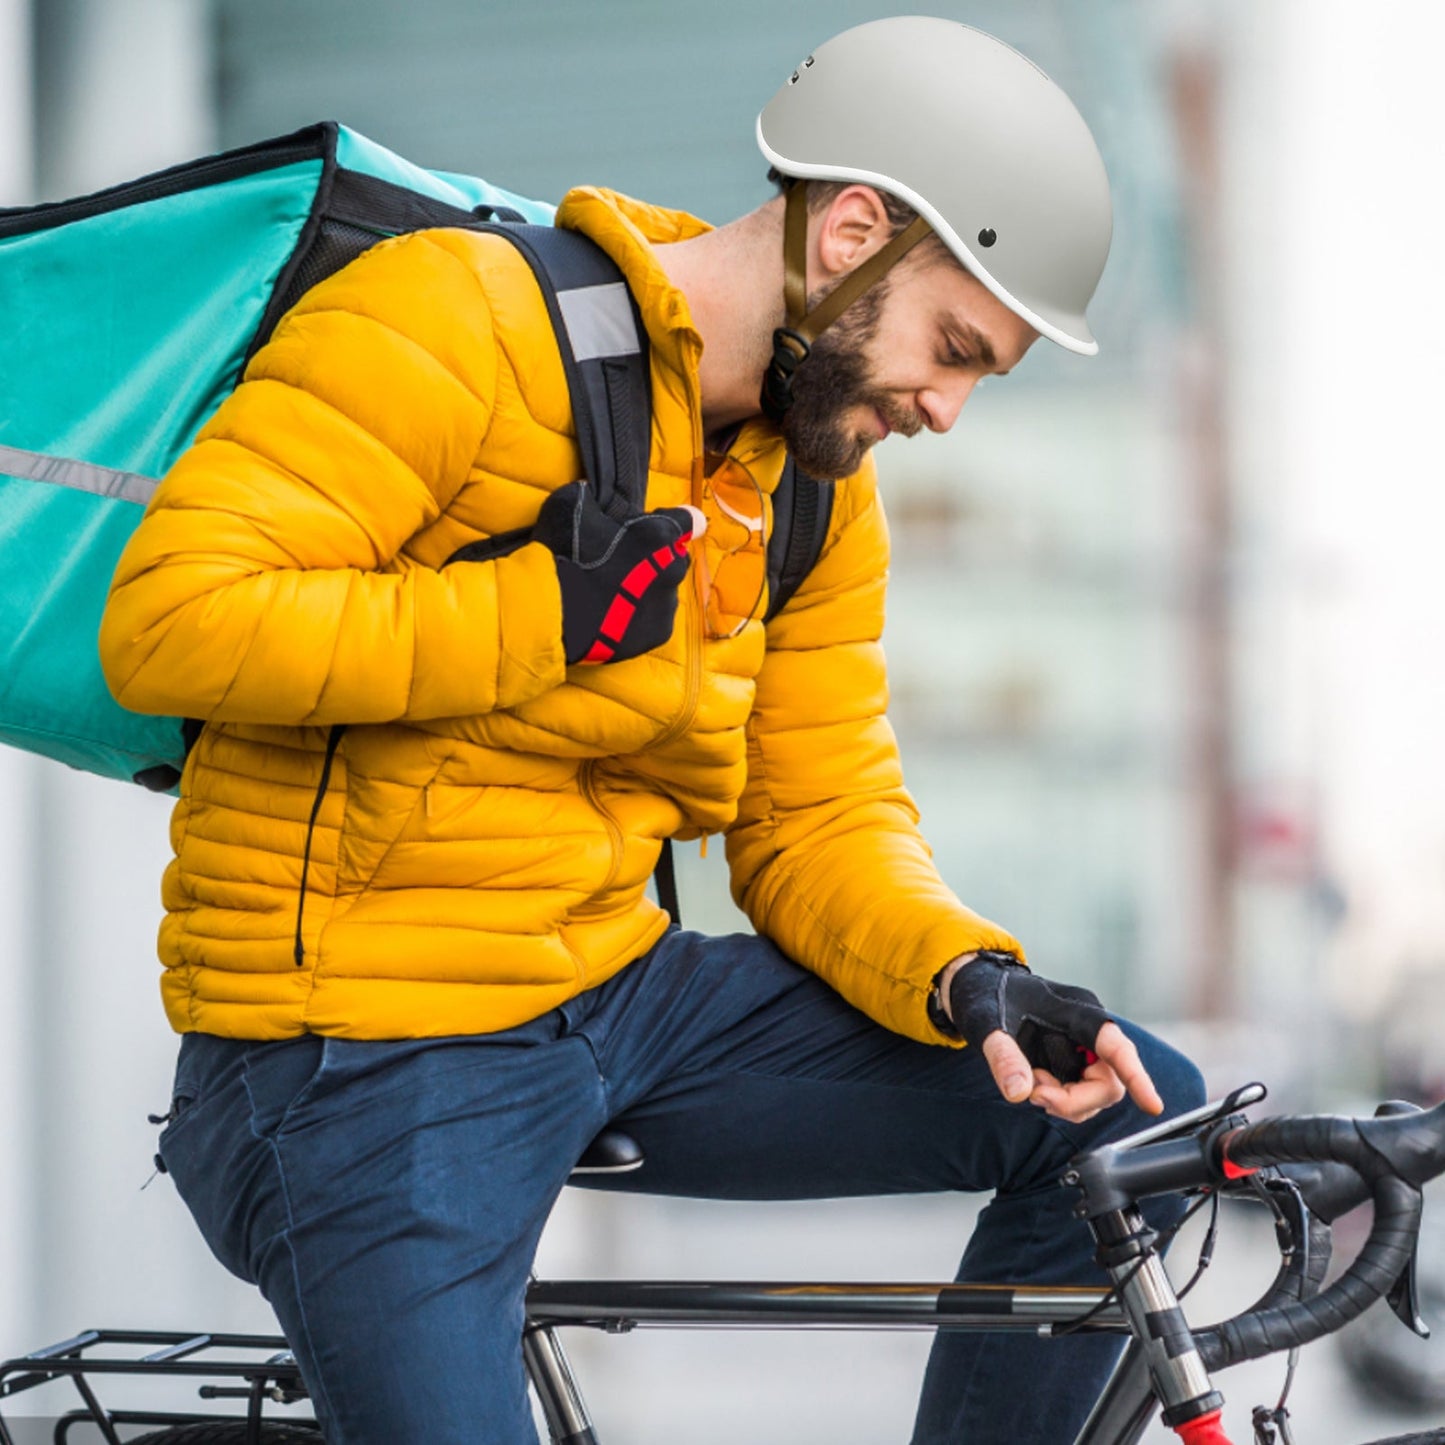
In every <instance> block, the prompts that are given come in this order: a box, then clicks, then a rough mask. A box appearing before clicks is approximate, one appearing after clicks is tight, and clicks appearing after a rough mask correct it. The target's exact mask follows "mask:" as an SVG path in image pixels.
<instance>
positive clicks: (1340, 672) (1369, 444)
mask: <svg viewBox="0 0 1445 1445" xmlns="http://www.w3.org/2000/svg"><path fill="white" fill-rule="evenodd" d="M1278 9H1279V11H1280V16H1281V20H1282V24H1281V25H1280V28H1279V35H1278V40H1279V44H1278V47H1277V48H1275V49H1274V50H1273V51H1272V54H1271V55H1270V57H1269V59H1270V61H1271V66H1272V69H1273V71H1274V76H1275V81H1274V83H1275V84H1276V85H1277V87H1278V91H1279V94H1278V101H1277V105H1276V107H1275V113H1276V118H1277V123H1278V125H1279V127H1280V153H1281V157H1282V160H1283V164H1282V165H1281V167H1280V169H1279V177H1278V179H1279V187H1280V193H1279V196H1278V201H1277V206H1276V210H1277V213H1278V231H1277V235H1276V243H1275V245H1276V249H1275V254H1274V256H1273V257H1272V258H1271V262H1272V264H1271V275H1272V276H1273V278H1274V280H1275V282H1276V283H1277V288H1278V289H1277V294H1276V295H1275V296H1274V297H1273V299H1272V300H1271V301H1269V302H1268V303H1267V304H1262V305H1261V307H1260V310H1259V314H1258V315H1257V317H1256V324H1255V325H1254V326H1253V327H1252V328H1251V329H1250V331H1249V332H1248V333H1247V334H1246V333H1241V334H1240V336H1239V337H1238V338H1237V342H1238V344H1239V345H1240V346H1242V347H1246V348H1248V349H1249V350H1250V351H1251V352H1253V353H1254V354H1255V355H1256V356H1258V357H1260V358H1263V359H1264V360H1263V363H1262V367H1263V369H1264V370H1267V371H1268V372H1269V373H1270V374H1272V376H1273V391H1274V395H1275V397H1276V399H1277V405H1278V429H1279V430H1278V435H1279V440H1280V446H1279V448H1278V453H1277V454H1278V457H1279V461H1280V466H1279V468H1278V471H1277V472H1276V473H1275V474H1274V475H1271V476H1261V477H1260V478H1259V479H1258V481H1259V485H1260V487H1261V488H1268V489H1269V492H1270V493H1272V494H1274V495H1277V497H1278V506H1279V510H1280V513H1281V515H1282V516H1284V517H1285V518H1286V519H1287V528H1288V535H1287V539H1286V540H1287V546H1286V550H1285V554H1284V558H1283V560H1284V561H1285V562H1286V563H1287V564H1289V565H1293V566H1295V567H1296V568H1298V569H1299V572H1300V575H1301V576H1302V577H1303V578H1304V579H1306V580H1307V583H1308V586H1307V588H1305V589H1304V590H1302V591H1301V592H1300V594H1299V597H1298V602H1297V605H1296V607H1295V609H1294V612H1293V616H1292V617H1291V619H1290V629H1289V632H1288V637H1289V640H1290V644H1291V647H1290V654H1291V656H1292V657H1293V659H1294V660H1295V661H1294V670H1295V672H1296V685H1297V687H1298V688H1299V692H1298V694H1297V698H1296V709H1297V736H1298V737H1299V739H1300V741H1301V743H1302V745H1308V746H1310V747H1312V748H1313V749H1314V750H1315V751H1316V752H1317V754H1318V758H1319V766H1320V773H1321V776H1322V778H1323V779H1324V780H1325V788H1324V796H1323V805H1324V824H1325V836H1326V842H1327V849H1328V858H1329V861H1330V862H1332V863H1333V865H1334V866H1335V868H1336V869H1337V870H1338V872H1339V874H1340V876H1341V878H1342V880H1343V882H1344V885H1345V889H1346V892H1347V895H1348V900H1349V904H1350V910H1351V911H1350V914H1349V917H1348V919H1347V922H1346V927H1345V931H1344V933H1343V935H1342V936H1341V938H1340V939H1339V940H1338V943H1337V945H1336V948H1335V965H1336V967H1335V974H1336V981H1337V983H1338V984H1340V985H1342V987H1341V989H1340V993H1341V996H1342V997H1346V996H1349V995H1351V994H1355V993H1356V991H1357V990H1360V989H1363V991H1364V992H1365V993H1366V994H1367V995H1368V994H1370V993H1372V992H1375V991H1378V990H1379V989H1381V988H1383V987H1384V986H1385V985H1386V982H1387V980H1388V979H1390V978H1391V977H1392V976H1394V975H1396V974H1397V973H1398V971H1399V969H1400V968H1401V967H1402V966H1403V965H1404V964H1405V963H1406V962H1407V961H1408V960H1410V959H1411V958H1412V957H1418V958H1419V959H1420V960H1421V961H1422V962H1425V963H1428V964H1430V965H1432V966H1434V967H1435V968H1436V970H1438V969H1439V967H1440V965H1441V963H1442V962H1445V766H1442V760H1441V757H1440V746H1441V739H1442V738H1445V668H1442V657H1441V652H1442V650H1441V639H1442V637H1445V566H1442V543H1441V538H1442V535H1445V485H1442V464H1441V443H1440V433H1439V423H1438V417H1439V413H1440V406H1441V389H1442V384H1445V367H1442V365H1441V361H1440V336H1441V332H1442V329H1445V289H1442V287H1441V285H1440V279H1439V276H1440V265H1441V262H1440V238H1441V232H1442V223H1445V199H1442V196H1441V192H1440V188H1439V186H1438V185H1437V184H1435V182H1434V179H1433V178H1434V177H1435V176H1436V175H1437V174H1438V171H1439V155H1440V136H1441V134H1442V133H1445V89H1442V87H1441V85H1440V81H1439V63H1438V60H1439V55H1440V52H1441V49H1442V46H1445V7H1441V6H1439V5H1438V4H1435V3H1433V0H1409V3H1404V0H1397V3H1393V4H1390V5H1377V6H1361V5H1358V4H1354V3H1350V0H1289V3H1285V4H1282V5H1280V6H1279V7H1278ZM1301 704H1302V705H1301Z"/></svg>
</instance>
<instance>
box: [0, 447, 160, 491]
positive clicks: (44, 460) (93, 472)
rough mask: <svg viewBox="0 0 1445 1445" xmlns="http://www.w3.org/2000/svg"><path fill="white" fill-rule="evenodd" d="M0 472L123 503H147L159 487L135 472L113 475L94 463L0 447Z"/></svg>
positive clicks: (152, 478) (149, 478) (108, 470)
mask: <svg viewBox="0 0 1445 1445" xmlns="http://www.w3.org/2000/svg"><path fill="white" fill-rule="evenodd" d="M0 473H4V475H6V476H7V477H19V478H20V479H21V480H22V481H26V482H50V483H51V484H52V485H53V486H57V487H72V488H74V490H75V491H77V492H93V493H94V494H95V495H96V496H97V497H117V498H119V499H120V500H121V501H123V502H140V503H141V504H142V505H144V504H145V503H146V502H148V501H150V499H151V494H152V493H153V492H154V491H155V489H156V488H157V487H158V486H159V485H160V483H159V481H157V479H156V478H155V477H143V476H141V475H140V473H139V472H117V471H113V470H112V469H111V468H110V467H98V466H96V465H95V463H94V462H77V461H71V460H70V459H69V458H67V457H48V456H46V455H45V454H44V453H43V452H22V451H21V450H20V449H19V448H18V447H4V446H0Z"/></svg>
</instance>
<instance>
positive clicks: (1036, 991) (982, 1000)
mask: <svg viewBox="0 0 1445 1445" xmlns="http://www.w3.org/2000/svg"><path fill="white" fill-rule="evenodd" d="M948 1004H949V1008H950V1009H951V1010H952V1012H953V1026H954V1029H955V1031H956V1032H957V1033H959V1034H961V1035H962V1036H963V1037H964V1038H966V1039H969V1040H971V1041H972V1042H975V1043H979V1044H981V1043H982V1042H983V1041H984V1039H986V1038H987V1037H988V1036H989V1034H991V1033H992V1032H993V1031H994V1030H995V1029H1002V1030H1003V1031H1004V1032H1005V1033H1006V1034H1010V1035H1012V1036H1013V1038H1015V1039H1017V1040H1018V1046H1019V1048H1020V1049H1022V1050H1023V1054H1024V1057H1025V1058H1026V1059H1027V1060H1028V1061H1029V1063H1030V1064H1032V1065H1033V1066H1034V1068H1036V1069H1047V1070H1048V1071H1049V1073H1051V1074H1052V1075H1053V1076H1054V1077H1055V1078H1056V1079H1057V1080H1058V1081H1059V1082H1060V1083H1061V1084H1073V1083H1077V1082H1078V1080H1079V1079H1080V1078H1082V1077H1083V1073H1084V1068H1085V1066H1086V1065H1088V1064H1091V1063H1092V1062H1093V1061H1094V1043H1095V1041H1096V1040H1097V1039H1098V1037H1099V1030H1100V1029H1101V1028H1103V1026H1104V1025H1105V1024H1106V1023H1108V1022H1110V1015H1109V1014H1108V1012H1107V1011H1106V1010H1105V1008H1104V1006H1103V1005H1102V1004H1101V1003H1100V1002H1099V998H1098V995H1097V994H1094V993H1091V992H1090V991H1089V990H1088V989H1086V988H1077V987H1075V986H1074V985H1072V984H1067V983H1050V982H1049V981H1048V979H1046V978H1040V977H1039V976H1038V975H1037V974H1036V973H1030V972H1029V970H1028V969H1026V968H1025V967H1024V966H1023V964H1021V963H1020V962H1019V961H1018V959H1016V958H1014V957H1013V956H1012V955H1011V954H1007V953H980V954H979V955H978V957H977V958H975V959H974V960H973V961H972V962H971V963H966V964H964V965H963V967H962V968H960V969H959V970H958V971H957V972H956V973H955V974H954V975H953V979H952V981H951V982H950V983H949V987H948Z"/></svg>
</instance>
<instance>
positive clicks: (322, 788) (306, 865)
mask: <svg viewBox="0 0 1445 1445" xmlns="http://www.w3.org/2000/svg"><path fill="white" fill-rule="evenodd" d="M345 731H346V724H345V723H335V724H333V725H332V728H331V731H330V732H329V733H328V734H327V735H326V757H325V758H324V760H323V761H322V764H321V781H320V782H319V783H317V785H316V797H315V800H314V801H313V802H312V804H311V821H310V822H308V823H307V824H306V849H305V851H304V852H303V853H302V855H301V894H300V897H298V898H297V900H296V942H295V945H294V947H293V948H292V950H291V956H292V957H293V958H294V959H295V960H296V967H297V968H300V967H301V966H302V965H303V964H304V963H305V962H306V945H305V944H304V943H303V942H302V941H301V920H302V919H303V918H304V917H305V914H306V875H307V874H308V873H309V872H310V871H311V839H312V837H313V836H314V835H315V833H316V819H317V816H318V815H319V814H320V812H321V804H322V803H323V802H324V801H325V799H326V789H327V787H328V786H329V785H330V783H331V764H332V763H333V762H335V761H336V749H337V748H338V747H339V746H340V744H341V735H342V733H344V732H345Z"/></svg>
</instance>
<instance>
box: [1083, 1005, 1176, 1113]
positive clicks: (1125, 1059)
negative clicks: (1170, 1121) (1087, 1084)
mask: <svg viewBox="0 0 1445 1445" xmlns="http://www.w3.org/2000/svg"><path fill="white" fill-rule="evenodd" d="M1094 1052H1095V1053H1096V1054H1097V1055H1098V1056H1099V1058H1100V1059H1101V1060H1102V1061H1103V1062H1104V1063H1106V1064H1108V1066H1109V1067H1110V1068H1111V1069H1113V1071H1114V1072H1115V1073H1116V1074H1117V1075H1118V1076H1119V1082H1120V1083H1121V1084H1123V1086H1124V1087H1125V1089H1127V1090H1128V1092H1129V1097H1130V1098H1131V1099H1133V1101H1134V1102H1135V1103H1136V1104H1138V1106H1139V1107H1140V1108H1141V1109H1143V1111H1144V1112H1145V1113H1146V1114H1162V1113H1163V1112H1164V1100H1163V1099H1161V1098H1160V1097H1159V1090H1158V1089H1156V1088H1155V1087H1154V1081H1153V1079H1151V1078H1150V1077H1149V1072H1148V1070H1147V1069H1145V1067H1144V1065H1143V1064H1142V1063H1141V1062H1140V1060H1139V1051H1138V1049H1136V1048H1135V1047H1134V1045H1133V1044H1132V1043H1130V1042H1129V1039H1128V1037H1127V1036H1126V1035H1125V1033H1124V1030H1123V1029H1121V1028H1120V1027H1119V1025H1118V1024H1116V1023H1112V1022H1110V1023H1107V1024H1105V1025H1104V1027H1103V1028H1101V1029H1100V1030H1099V1037H1098V1038H1097V1039H1096V1040H1095V1041H1094ZM1086 1072H1087V1071H1086Z"/></svg>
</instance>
